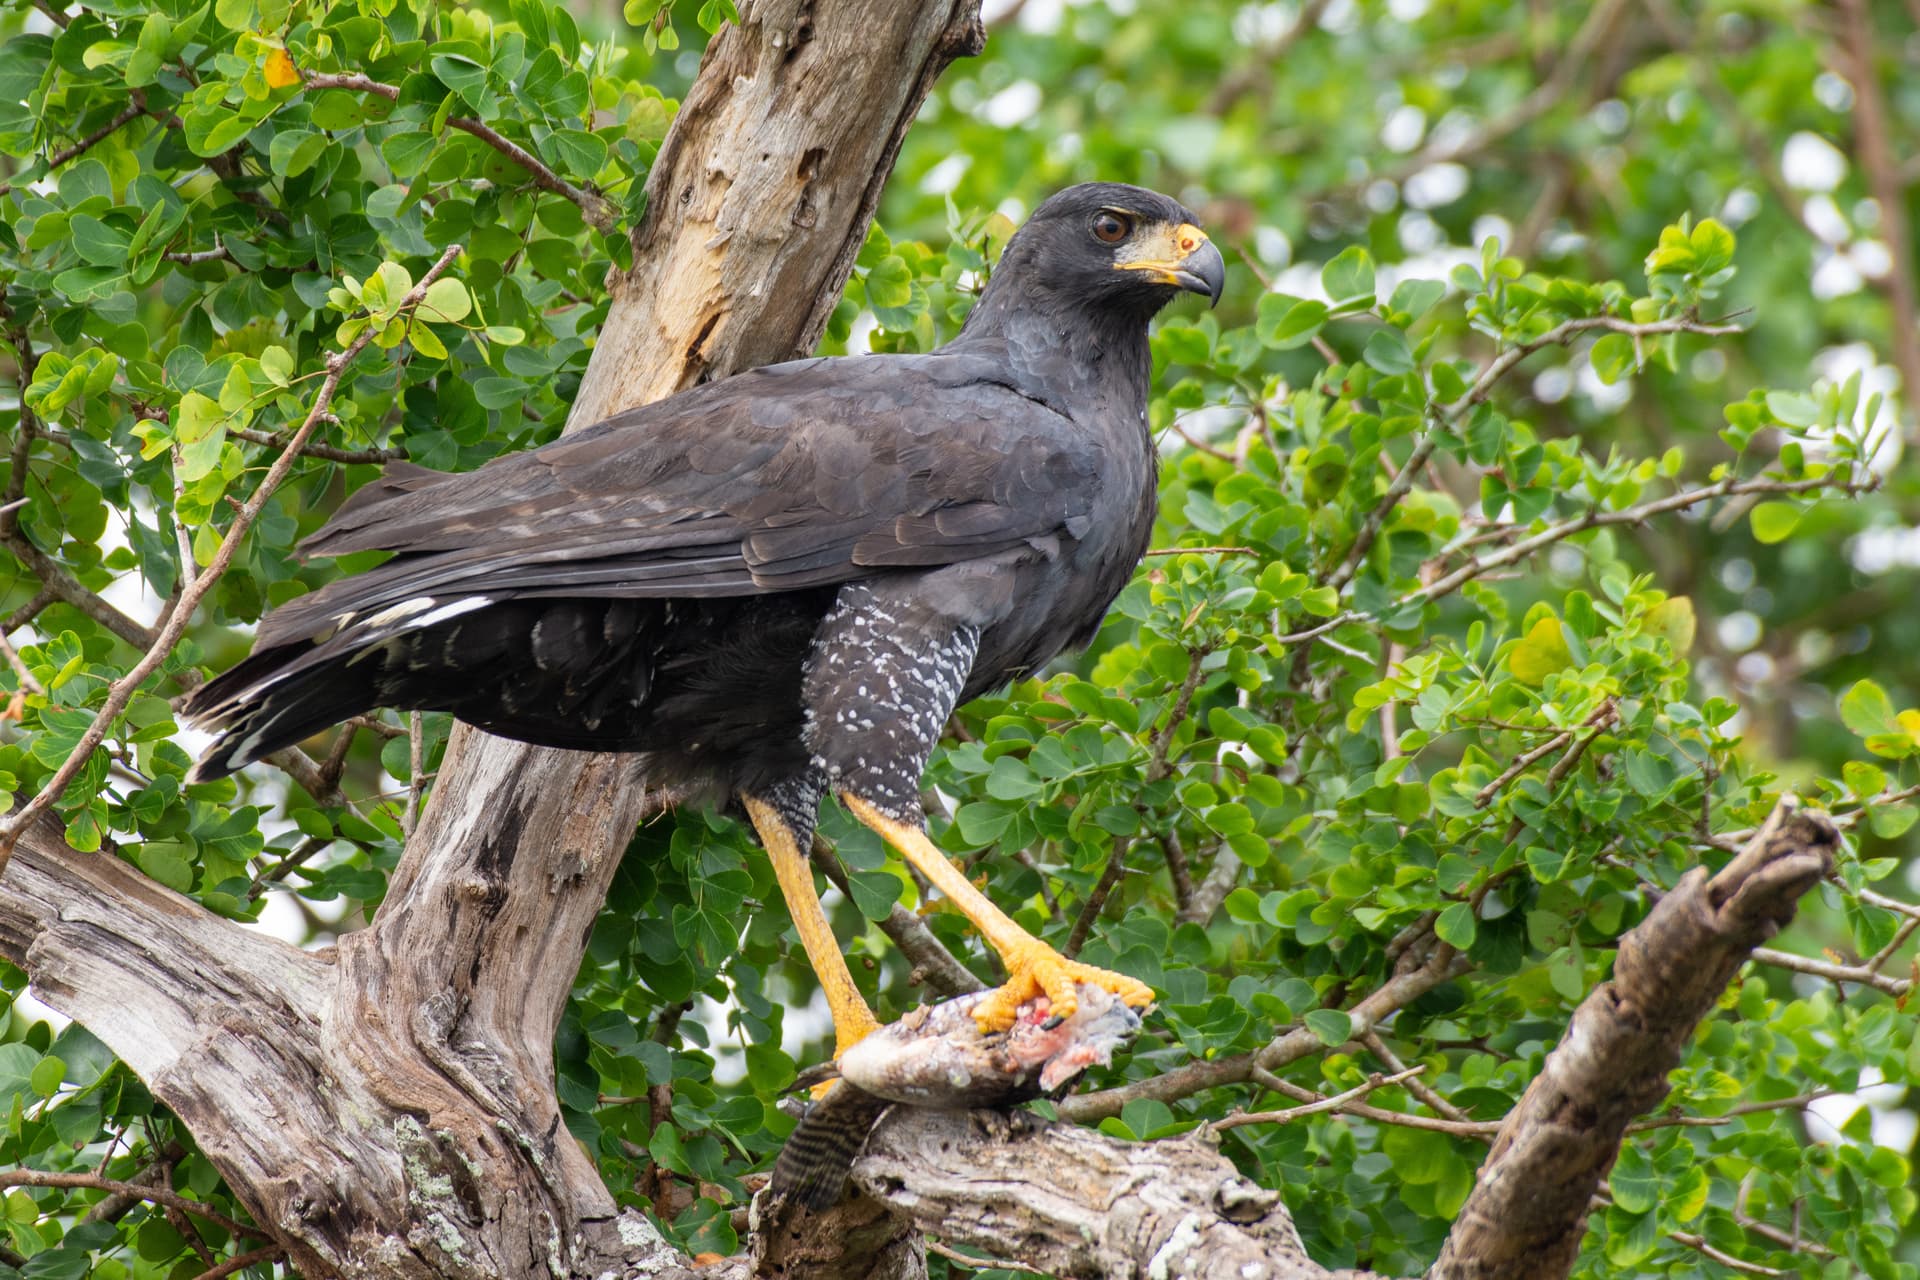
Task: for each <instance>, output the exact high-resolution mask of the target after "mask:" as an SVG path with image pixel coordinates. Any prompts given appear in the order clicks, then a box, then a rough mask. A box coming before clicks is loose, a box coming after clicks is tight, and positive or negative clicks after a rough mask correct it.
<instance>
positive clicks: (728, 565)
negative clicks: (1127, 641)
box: [258, 354, 1100, 648]
mask: <svg viewBox="0 0 1920 1280" xmlns="http://www.w3.org/2000/svg"><path fill="white" fill-rule="evenodd" d="M1099 476H1100V468H1099V446H1098V444H1097V442H1096V441H1095V440H1094V439H1093V438H1092V437H1091V436H1089V435H1088V434H1086V433H1085V432H1083V431H1082V430H1081V429H1079V428H1078V427H1077V426H1076V425H1075V424H1074V423H1073V422H1072V420H1070V419H1069V418H1067V417H1065V416H1063V415H1061V414H1060V413H1058V412H1056V411H1055V410H1053V409H1052V408H1050V407H1048V406H1047V405H1045V404H1043V403H1040V402H1039V401H1036V400H1034V399H1031V398H1029V397H1028V396H1026V395H1023V394H1022V393H1021V392H1020V391H1019V390H1017V389H1016V388H1015V387H1014V386H1013V385H1012V383H1011V380H1010V379H1009V378H1008V377H1007V375H1006V374H1005V372H1004V366H1003V365H1001V364H999V363H998V362H996V361H994V360H992V359H991V358H987V357H983V356H981V355H979V354H969V355H956V354H934V355H926V356H869V357H862V358H858V359H838V360H825V359H821V360H806V361H796V362H793V363H791V364H785V365H774V366H770V367H768V368H764V369H758V370H754V371H752V372H750V373H744V374H741V375H739V376H738V377H733V378H728V379H725V380H723V381H720V382H716V383H711V384H709V385H707V386H704V387H700V388H697V389H695V390H693V391H690V392H686V393H683V394H681V395H677V396H674V397H671V398H670V399H667V400H663V401H659V402H656V403H655V404H651V405H647V406H643V407H642V408H639V409H635V410H632V411H630V412H627V413H623V414H620V415H618V416H616V417H614V418H610V419H608V420H607V421H605V422H602V423H599V424H597V425H595V426H593V427H590V428H588V429H586V430H585V431H582V432H579V433H577V434H575V435H572V436H568V437H565V438H563V439H561V440H558V441H555V442H554V443H552V444H550V445H547V446H545V447H543V448H540V449H536V450H532V451H530V452H527V453H521V454H513V455H510V456H507V457H503V458H498V459H495V460H494V461H492V462H490V463H488V464H487V465H485V466H483V467H481V468H480V469H479V470H477V471H472V472H467V473H464V474H457V475H449V474H443V473H440V472H434V471H429V470H426V469H425V468H421V467H414V466H410V465H406V464H402V465H400V466H398V467H395V468H391V469H390V470H389V471H388V472H387V473H386V474H385V475H384V476H382V477H381V478H380V479H379V480H376V481H374V482H373V483H371V484H369V485H367V486H366V487H365V488H363V489H362V490H361V491H360V492H359V493H357V494H356V495H355V496H354V498H353V499H352V500H351V501H349V502H348V503H347V504H346V505H345V506H344V507H342V508H341V510H340V511H339V513H338V514H337V515H336V516H335V517H334V519H333V521H332V522H331V523H329V524H328V525H327V526H326V527H325V528H323V529H321V530H320V531H319V532H318V533H316V534H314V535H313V536H312V537H311V538H309V539H308V540H307V542H306V543H305V544H304V545H303V546H302V548H301V550H302V554H303V555H309V556H315V555H319V556H333V555H341V554H344V553H347V552H353V551H368V550H385V551H391V552H394V553H395V557H394V559H392V560H389V561H387V562H386V563H385V564H382V565H380V566H379V567H377V568H375V569H372V570H370V571H368V572H365V573H361V574H357V575H355V576H353V577H349V578H344V579H341V580H339V581H337V582H334V583H330V584H328V585H327V586H326V587H324V588H322V589H321V590H319V591H317V592H315V593H313V594H312V595H309V596H305V597H302V598H301V599H298V600H294V601H291V602H289V603H288V604H286V605H283V606H282V607H280V608H279V609H277V610H275V611H274V612H273V613H271V614H270V615H268V617H267V618H266V619H265V620H264V621H263V622H262V625H261V630H260V635H259V644H258V647H259V648H265V647H267V646H269V645H274V644H284V643H287V642H290V641H293V640H297V639H302V638H305V637H308V636H312V635H315V634H317V633H321V632H324V631H326V630H328V629H329V628H330V627H332V626H333V625H334V624H335V622H336V621H337V620H339V619H340V617H341V615H342V614H348V613H351V614H353V615H356V616H359V617H365V616H367V615H368V614H369V613H370V612H377V611H379V610H382V609H391V608H394V607H396V606H400V605H403V604H405V603H406V602H409V601H412V600H416V599H420V598H423V597H429V596H430V597H433V598H434V599H435V600H436V601H438V602H440V604H441V606H442V607H445V606H448V605H450V604H452V603H454V602H457V601H458V600H460V599H463V598H472V599H478V598H483V597H484V598H486V599H488V600H498V599H503V598H509V597H522V598H524V597H554V596H594V597H609V598H622V597H624V598H648V597H674V596H681V597H684V596H743V595H754V594H759V593H765V592H778V591H791V590H797V589H801V588H806V587H814V586H821V585H827V584H832V583H838V582H846V581H850V580H853V579H857V578H862V577H867V576H871V575H873V574H876V573H880V572H885V571H889V570H896V569H903V568H914V567H934V566H940V565H947V564H954V563H957V562H960V561H965V560H971V559H976V558H980V557H985V556H991V555H994V554H996V553H1000V552H1004V551H1008V550H1012V549H1017V548H1019V547H1020V546H1022V545H1023V544H1038V545H1044V543H1045V540H1047V539H1050V538H1057V537H1060V536H1063V535H1064V536H1073V535H1077V534H1078V532H1079V531H1080V530H1081V529H1082V528H1084V527H1085V524H1086V522H1087V520H1088V517H1089V513H1090V511H1091V509H1092V506H1093V503H1094V502H1095V501H1096V500H1097V498H1098V490H1099Z"/></svg>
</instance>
